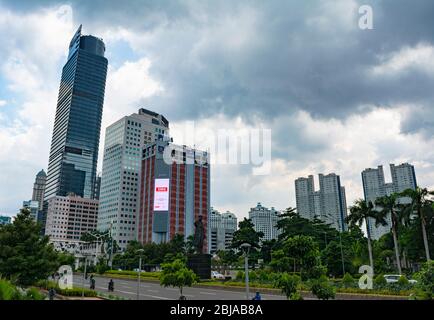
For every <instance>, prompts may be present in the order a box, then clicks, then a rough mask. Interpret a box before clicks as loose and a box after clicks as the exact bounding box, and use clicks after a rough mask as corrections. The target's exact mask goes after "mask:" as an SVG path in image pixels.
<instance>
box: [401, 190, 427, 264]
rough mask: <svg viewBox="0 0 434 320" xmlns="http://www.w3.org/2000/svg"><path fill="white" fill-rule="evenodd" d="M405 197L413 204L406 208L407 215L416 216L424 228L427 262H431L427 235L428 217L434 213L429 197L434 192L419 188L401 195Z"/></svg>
mask: <svg viewBox="0 0 434 320" xmlns="http://www.w3.org/2000/svg"><path fill="white" fill-rule="evenodd" d="M400 195H401V196H403V197H409V198H410V199H411V203H410V204H409V205H407V206H406V207H405V209H404V210H405V211H404V212H405V214H406V215H407V216H409V217H410V218H411V215H413V214H416V215H417V217H418V218H419V220H420V222H421V226H422V237H423V244H424V246H425V255H426V260H427V261H429V260H431V258H430V254H429V245H428V237H427V234H426V216H427V214H429V213H432V212H433V208H432V204H433V201H432V200H431V199H428V196H430V195H431V196H432V195H434V191H428V189H426V188H423V189H422V188H419V187H417V188H416V190H413V189H408V190H405V191H404V192H402V193H401V194H400Z"/></svg>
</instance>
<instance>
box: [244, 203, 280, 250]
mask: <svg viewBox="0 0 434 320" xmlns="http://www.w3.org/2000/svg"><path fill="white" fill-rule="evenodd" d="M249 219H251V220H252V223H253V225H254V229H255V231H256V232H263V233H264V237H263V238H262V239H261V240H262V241H264V240H272V239H277V237H278V236H279V230H278V229H277V221H279V211H276V210H275V209H274V208H273V207H272V208H271V209H268V208H266V207H263V206H262V204H261V203H258V204H257V205H256V207H254V208H251V209H250V211H249Z"/></svg>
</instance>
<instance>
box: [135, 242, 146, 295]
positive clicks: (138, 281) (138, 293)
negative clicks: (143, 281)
mask: <svg viewBox="0 0 434 320" xmlns="http://www.w3.org/2000/svg"><path fill="white" fill-rule="evenodd" d="M136 252H138V253H139V272H138V277H137V300H140V274H141V273H142V253H143V252H145V250H143V249H138V250H137V251H136Z"/></svg>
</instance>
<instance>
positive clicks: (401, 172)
mask: <svg viewBox="0 0 434 320" xmlns="http://www.w3.org/2000/svg"><path fill="white" fill-rule="evenodd" d="M390 173H391V176H392V182H389V183H386V182H385V179H384V171H383V166H378V167H377V168H376V169H374V168H368V169H365V170H363V172H362V183H363V193H364V196H365V201H371V202H372V203H374V204H375V201H376V200H377V199H378V198H380V197H384V196H386V195H391V194H393V193H397V192H402V191H404V190H406V189H413V190H414V189H416V186H417V182H416V174H415V171H414V167H413V166H412V165H411V164H408V163H404V164H401V165H399V166H395V165H394V164H390ZM398 201H399V202H400V203H408V202H409V201H410V199H408V198H399V199H398ZM386 221H387V222H388V224H387V225H386V226H381V225H379V226H375V220H373V219H369V220H368V223H367V230H368V232H369V234H370V236H371V237H372V238H373V239H376V240H378V239H379V238H380V237H381V236H382V235H384V234H386V233H388V232H390V228H391V223H392V222H391V218H390V215H389V216H387V217H386Z"/></svg>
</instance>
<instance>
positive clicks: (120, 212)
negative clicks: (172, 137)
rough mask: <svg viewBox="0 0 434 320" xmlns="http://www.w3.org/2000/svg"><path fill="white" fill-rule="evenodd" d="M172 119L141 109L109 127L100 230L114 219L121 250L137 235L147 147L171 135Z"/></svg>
mask: <svg viewBox="0 0 434 320" xmlns="http://www.w3.org/2000/svg"><path fill="white" fill-rule="evenodd" d="M168 135H169V122H168V121H167V119H166V118H165V117H164V116H162V115H160V114H157V113H155V112H152V111H149V110H146V109H139V111H138V113H134V114H132V115H130V116H126V117H123V118H122V119H120V120H118V121H116V122H115V123H113V124H112V125H110V126H109V127H108V128H107V130H106V135H105V144H104V158H103V169H102V177H101V192H100V207H99V214H98V230H100V231H106V230H108V229H110V228H111V223H112V222H113V226H112V227H113V230H112V231H113V236H114V239H115V240H116V242H117V243H118V245H119V246H120V249H121V250H125V248H126V246H127V244H128V242H130V241H132V240H135V239H136V219H137V212H138V209H139V202H138V201H139V200H138V196H139V190H140V183H139V182H140V173H141V171H140V170H141V163H142V150H143V147H144V146H145V145H146V144H148V143H152V142H155V141H157V140H163V139H166V140H167V139H168Z"/></svg>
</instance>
